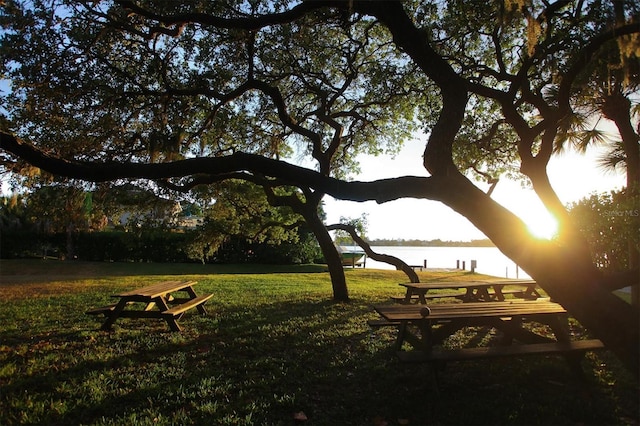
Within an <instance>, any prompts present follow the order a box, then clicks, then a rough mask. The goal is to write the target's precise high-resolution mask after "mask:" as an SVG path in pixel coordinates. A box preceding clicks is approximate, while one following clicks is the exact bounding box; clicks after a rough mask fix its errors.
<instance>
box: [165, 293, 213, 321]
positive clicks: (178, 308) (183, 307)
mask: <svg viewBox="0 0 640 426" xmlns="http://www.w3.org/2000/svg"><path fill="white" fill-rule="evenodd" d="M212 296H213V294H205V295H203V296H198V297H196V298H193V299H189V300H187V301H186V302H184V303H181V304H179V305H175V306H173V307H171V308H169V309H167V310H166V311H163V312H162V315H163V316H171V317H177V316H179V315H181V314H182V313H184V312H185V311H188V310H189V309H191V308H195V307H196V306H199V305H201V304H203V303H204V302H206V301H207V300H209V299H210V298H211V297H212Z"/></svg>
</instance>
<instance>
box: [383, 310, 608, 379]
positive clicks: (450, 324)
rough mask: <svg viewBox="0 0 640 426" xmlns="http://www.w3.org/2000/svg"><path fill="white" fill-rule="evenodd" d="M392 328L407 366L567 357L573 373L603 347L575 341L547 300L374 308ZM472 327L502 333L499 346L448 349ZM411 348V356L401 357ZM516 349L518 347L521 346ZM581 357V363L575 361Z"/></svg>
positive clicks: (559, 312)
mask: <svg viewBox="0 0 640 426" xmlns="http://www.w3.org/2000/svg"><path fill="white" fill-rule="evenodd" d="M375 310H376V311H377V312H378V313H379V314H380V315H381V316H382V317H383V318H384V319H385V320H386V321H387V322H389V323H390V324H395V325H397V326H398V335H397V339H396V344H395V347H396V349H397V350H398V351H399V352H398V356H399V357H400V359H401V360H404V361H428V362H446V361H458V360H468V359H476V358H490V357H498V356H513V355H526V354H551V353H560V354H564V355H565V356H566V357H567V359H568V361H570V364H571V366H572V367H573V368H574V369H579V368H580V367H579V359H580V358H579V356H581V355H582V354H583V353H584V351H586V350H593V349H599V348H602V347H603V344H602V342H601V341H600V340H597V339H592V340H577V341H572V340H571V334H570V332H569V327H568V321H567V316H568V315H567V312H566V310H565V309H564V308H563V307H562V306H561V305H559V304H558V303H554V302H551V301H548V300H540V301H524V300H514V301H508V302H492V303H486V302H477V303H474V302H470V303H435V304H432V305H430V306H428V307H427V306H425V305H419V304H393V305H381V306H375ZM525 321H535V322H538V323H541V324H546V325H548V326H549V328H550V329H551V331H552V333H553V335H554V338H550V337H547V336H543V335H540V334H537V333H535V332H533V331H531V330H530V329H528V328H525V327H524V326H523V325H524V323H525ZM470 326H489V327H492V328H495V329H497V330H499V331H501V332H502V337H501V339H500V341H499V344H498V345H497V346H484V347H465V348H459V349H444V348H443V347H442V346H443V343H444V342H445V340H446V339H447V338H448V337H450V336H452V335H453V334H454V333H456V332H457V331H458V330H461V329H462V328H464V327H470ZM405 343H407V344H408V345H409V347H410V350H408V351H402V349H403V345H404V344H405ZM516 343H517V344H516ZM570 354H573V355H576V354H577V355H578V358H576V357H573V356H570Z"/></svg>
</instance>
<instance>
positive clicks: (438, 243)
mask: <svg viewBox="0 0 640 426" xmlns="http://www.w3.org/2000/svg"><path fill="white" fill-rule="evenodd" d="M368 243H369V245H371V246H387V247H495V244H493V242H491V240H490V239H488V238H485V239H482V240H471V241H442V240H440V239H437V240H387V239H377V240H370V241H368Z"/></svg>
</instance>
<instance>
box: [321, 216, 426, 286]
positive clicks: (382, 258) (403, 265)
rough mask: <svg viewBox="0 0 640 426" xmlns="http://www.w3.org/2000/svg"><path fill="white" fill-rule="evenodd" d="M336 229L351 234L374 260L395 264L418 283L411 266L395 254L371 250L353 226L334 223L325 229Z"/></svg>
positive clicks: (418, 280) (416, 275)
mask: <svg viewBox="0 0 640 426" xmlns="http://www.w3.org/2000/svg"><path fill="white" fill-rule="evenodd" d="M336 229H341V230H343V231H347V232H348V233H349V235H351V238H353V240H354V241H355V242H356V243H357V244H358V245H359V246H360V247H362V249H363V250H364V252H365V253H366V254H367V256H369V257H370V258H371V259H373V260H375V261H378V262H384V263H388V264H389V265H393V266H395V267H396V269H397V270H398V271H402V272H404V273H405V274H406V275H407V277H408V278H409V281H410V282H412V283H419V282H420V278H418V274H416V271H414V270H413V268H412V267H410V266H409V265H407V264H406V263H405V262H404V261H403V260H402V259H399V258H397V257H395V256H390V255H388V254H378V253H376V252H375V251H373V250H372V249H371V246H370V245H369V243H367V242H366V241H365V240H363V239H362V238H360V236H359V235H358V233H357V232H356V229H355V228H354V227H353V226H351V225H345V224H334V225H329V226H327V230H329V231H334V230H336Z"/></svg>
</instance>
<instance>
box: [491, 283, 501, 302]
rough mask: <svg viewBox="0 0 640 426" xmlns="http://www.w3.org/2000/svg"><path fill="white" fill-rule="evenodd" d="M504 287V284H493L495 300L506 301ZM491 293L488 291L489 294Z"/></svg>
mask: <svg viewBox="0 0 640 426" xmlns="http://www.w3.org/2000/svg"><path fill="white" fill-rule="evenodd" d="M503 288H504V284H494V285H493V291H494V295H493V300H498V301H499V302H504V299H505V297H504V294H503V293H502V289H503ZM488 295H489V293H488V292H487V296H488Z"/></svg>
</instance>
